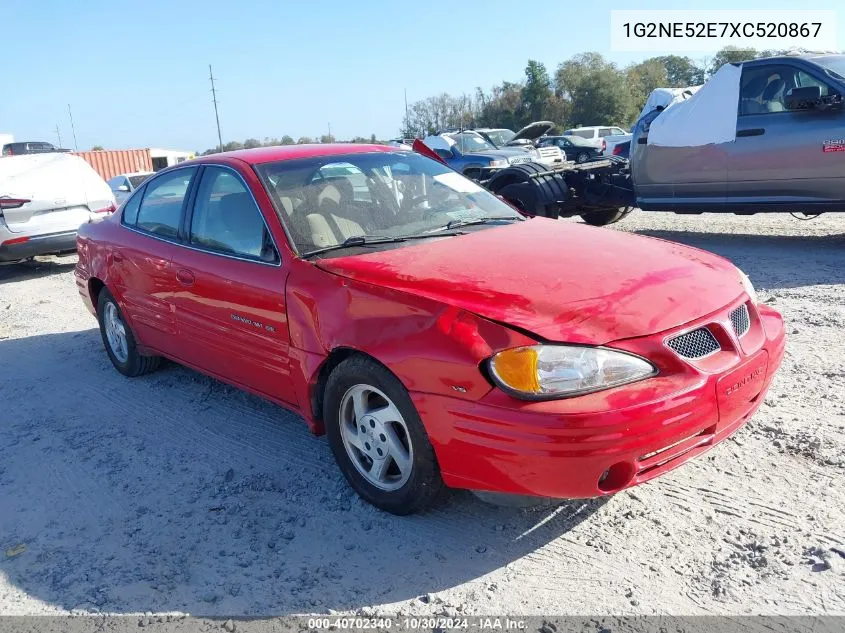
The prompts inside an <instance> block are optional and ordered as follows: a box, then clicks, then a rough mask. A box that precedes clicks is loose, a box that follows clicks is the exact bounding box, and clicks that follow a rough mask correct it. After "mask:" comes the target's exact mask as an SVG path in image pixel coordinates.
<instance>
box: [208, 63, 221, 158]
mask: <svg viewBox="0 0 845 633" xmlns="http://www.w3.org/2000/svg"><path fill="white" fill-rule="evenodd" d="M208 78H209V80H210V81H211V100H212V101H213V102H214V120H215V121H217V141H218V143H219V144H218V145H217V150H218V151H221V152H222V151H223V136H222V135H221V134H220V116H219V115H218V114H217V91H216V90H215V89H214V75H212V74H211V64H209V65H208Z"/></svg>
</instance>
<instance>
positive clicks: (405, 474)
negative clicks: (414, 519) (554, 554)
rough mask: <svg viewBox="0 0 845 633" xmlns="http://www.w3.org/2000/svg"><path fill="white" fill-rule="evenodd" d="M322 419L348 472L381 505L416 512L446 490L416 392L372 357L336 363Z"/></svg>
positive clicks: (342, 467)
mask: <svg viewBox="0 0 845 633" xmlns="http://www.w3.org/2000/svg"><path fill="white" fill-rule="evenodd" d="M323 420H324V422H325V425H326V434H327V435H328V439H329V445H330V446H331V449H332V453H333V454H334V458H335V461H336V462H337V465H338V467H339V468H340V471H341V472H342V473H343V476H344V477H346V480H347V481H348V482H349V484H350V485H351V486H352V488H353V489H354V490H355V492H357V493H358V494H359V495H360V496H361V498H363V499H364V500H365V501H367V502H369V503H371V504H372V505H374V506H376V507H377V508H379V509H381V510H384V511H385V512H390V513H391V514H397V515H406V514H413V513H414V512H418V511H420V510H422V509H424V508H426V507H427V506H429V505H431V504H432V503H433V502H434V501H435V500H436V499H437V497H438V496H439V495H440V494H441V493H442V492H443V490H444V489H445V485H444V484H443V480H442V479H441V477H440V467H439V465H438V464H437V457H436V456H435V454H434V448H432V446H431V442H429V439H428V434H427V433H426V432H425V427H424V425H423V423H422V420H421V419H420V416H419V414H418V413H417V410H416V408H415V407H414V404H413V402H412V401H411V397H410V396H409V395H408V392H407V391H406V389H405V387H404V386H403V385H402V383H401V382H400V381H399V379H398V378H396V376H394V375H393V374H391V373H390V372H389V371H388V370H387V369H386V368H384V367H383V366H381V365H379V364H378V363H376V362H375V361H373V360H372V359H369V358H366V357H363V356H353V357H352V358H349V359H347V360H345V361H343V362H342V363H340V364H339V365H338V366H337V367H335V369H334V370H333V371H332V373H331V375H330V376H329V380H328V383H327V384H326V392H325V398H324V401H323ZM394 454H395V457H394Z"/></svg>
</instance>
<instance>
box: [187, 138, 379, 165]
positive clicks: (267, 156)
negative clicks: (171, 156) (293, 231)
mask: <svg viewBox="0 0 845 633" xmlns="http://www.w3.org/2000/svg"><path fill="white" fill-rule="evenodd" d="M395 151H396V148H395V147H389V146H387V145H370V144H359V143H321V144H313V145H278V146H273V147H256V148H253V149H238V150H235V151H233V152H221V153H219V154H209V155H208V156H203V157H198V158H196V159H194V160H192V161H186V162H185V163H179V164H180V165H185V164H187V163H189V162H190V163H194V162H198V163H202V162H212V161H215V160H218V159H220V158H236V159H238V160H241V161H243V162H245V163H248V164H250V165H260V164H261V163H272V162H276V161H280V160H295V159H297V158H319V157H320V156H336V155H338V154H364V153H367V152H395Z"/></svg>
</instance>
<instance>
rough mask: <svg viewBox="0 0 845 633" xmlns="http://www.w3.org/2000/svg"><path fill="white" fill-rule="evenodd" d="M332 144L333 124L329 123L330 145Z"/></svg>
mask: <svg viewBox="0 0 845 633" xmlns="http://www.w3.org/2000/svg"><path fill="white" fill-rule="evenodd" d="M331 142H332V122H331V121H329V143H331Z"/></svg>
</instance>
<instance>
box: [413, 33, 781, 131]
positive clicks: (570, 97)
mask: <svg viewBox="0 0 845 633" xmlns="http://www.w3.org/2000/svg"><path fill="white" fill-rule="evenodd" d="M780 53H782V51H757V50H755V49H741V48H735V47H728V48H724V49H722V50H720V51H719V52H718V53H716V55H715V56H714V57H713V58H712V59H710V60H709V61H707V62H696V61H694V60H693V59H691V58H690V57H686V56H680V55H664V56H660V57H651V58H648V59H645V60H643V61H641V62H639V63H636V64H631V65H629V66H625V67H619V66H617V65H616V64H614V63H613V62H610V61H609V60H607V59H605V58H604V57H603V56H602V55H601V54H599V53H593V52H589V53H581V54H579V55H575V56H574V57H571V58H570V59H568V60H566V61H565V62H562V63H561V64H560V65H558V67H557V69H556V71H555V72H554V74H553V75H552V74H550V73H549V71H548V70H547V69H546V67H545V65H544V64H542V63H541V62H538V61H535V60H529V61H528V64H527V65H526V67H525V77H524V79H523V80H522V81H518V82H511V81H503V82H502V83H501V84H498V85H496V86H493V88H492V89H491V90H489V91H486V92H485V91H484V90H482V89H481V88H476V89H475V92H474V93H470V94H461V95H450V94H448V93H445V92H444V93H441V94H439V95H435V96H431V97H428V98H426V99H422V100H420V101H417V102H415V103H412V104H411V105H410V106H409V107H408V112H407V115H406V116H405V117H404V119H403V125H402V131H401V133H402V135H403V136H404V137H406V138H415V137H424V136H426V135H429V134H434V133H436V132H437V131H439V130H445V129H461V128H466V127H496V128H500V127H501V128H509V129H511V130H518V129H519V128H521V127H524V126H525V125H528V124H529V123H531V122H533V121H540V120H548V121H553V122H554V123H556V124H557V125H558V128H559V130H558V131H560V130H563V129H566V128H572V127H577V126H578V125H618V126H622V127H630V126H631V125H633V124H634V123H635V121H636V118H637V116H638V115H639V113H640V111H641V110H642V108H643V106H644V105H645V101H646V99H647V98H648V95H649V94H651V92H652V91H653V90H654V89H655V88H683V87H687V86H696V85H700V84H702V83H704V81H705V80H706V79H707V78H708V77H709V76H710V75H712V74H713V73H715V72H716V71H717V70H718V69H719V68H721V67H722V66H723V65H724V64H727V63H731V62H741V61H746V60H749V59H756V58H758V57H768V56H771V55H775V54H780Z"/></svg>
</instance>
